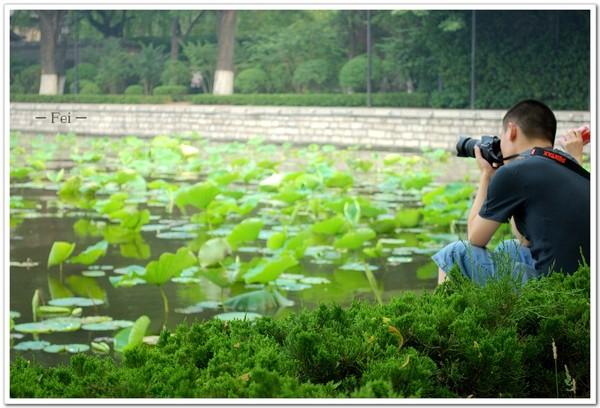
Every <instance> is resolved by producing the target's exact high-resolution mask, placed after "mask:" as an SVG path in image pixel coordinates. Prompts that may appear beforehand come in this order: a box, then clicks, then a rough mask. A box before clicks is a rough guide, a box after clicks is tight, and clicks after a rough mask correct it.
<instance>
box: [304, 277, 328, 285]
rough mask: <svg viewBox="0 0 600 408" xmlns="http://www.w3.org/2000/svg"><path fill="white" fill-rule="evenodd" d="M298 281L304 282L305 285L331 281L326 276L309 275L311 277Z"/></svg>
mask: <svg viewBox="0 0 600 408" xmlns="http://www.w3.org/2000/svg"><path fill="white" fill-rule="evenodd" d="M300 283H305V284H307V285H320V284H322V283H331V281H330V280H329V279H327V278H321V277H318V276H311V277H307V278H302V279H300Z"/></svg>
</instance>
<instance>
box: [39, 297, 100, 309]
mask: <svg viewBox="0 0 600 408" xmlns="http://www.w3.org/2000/svg"><path fill="white" fill-rule="evenodd" d="M103 303H104V301H103V300H102V299H92V298H83V297H68V298H58V299H52V300H50V301H48V304H50V305H51V306H65V307H73V306H79V307H87V306H98V305H101V304H103Z"/></svg>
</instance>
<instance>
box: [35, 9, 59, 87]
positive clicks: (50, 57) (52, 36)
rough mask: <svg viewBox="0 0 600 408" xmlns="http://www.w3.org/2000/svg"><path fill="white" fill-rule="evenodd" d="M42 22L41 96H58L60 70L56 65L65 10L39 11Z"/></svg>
mask: <svg viewBox="0 0 600 408" xmlns="http://www.w3.org/2000/svg"><path fill="white" fill-rule="evenodd" d="M38 14H39V21H40V65H41V68H42V77H41V79H40V95H57V94H58V85H59V80H58V70H57V68H58V67H57V64H56V48H57V43H58V34H59V33H60V27H61V24H62V19H63V17H64V15H65V14H66V11H63V10H43V11H38Z"/></svg>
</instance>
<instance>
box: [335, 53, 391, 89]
mask: <svg viewBox="0 0 600 408" xmlns="http://www.w3.org/2000/svg"><path fill="white" fill-rule="evenodd" d="M367 68H368V58H367V55H365V54H363V55H359V56H358V57H354V58H352V59H351V60H350V61H348V62H346V63H345V64H344V66H342V69H341V70H340V78H339V79H340V85H341V87H342V88H344V89H347V90H349V91H353V92H356V91H362V92H364V91H365V90H366V89H367ZM380 78H381V60H380V59H379V58H377V57H376V56H373V58H372V61H371V83H372V85H373V86H374V85H376V83H377V82H378V81H379V79H380Z"/></svg>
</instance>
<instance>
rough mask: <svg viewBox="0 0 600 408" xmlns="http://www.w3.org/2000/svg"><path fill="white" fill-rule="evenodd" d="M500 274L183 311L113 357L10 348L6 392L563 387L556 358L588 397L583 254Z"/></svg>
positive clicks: (515, 391)
mask: <svg viewBox="0 0 600 408" xmlns="http://www.w3.org/2000/svg"><path fill="white" fill-rule="evenodd" d="M500 275H501V276H500V278H499V279H498V280H497V281H492V282H490V283H488V286H486V287H484V288H479V287H476V286H475V285H474V284H473V283H472V282H471V281H469V280H466V279H465V278H462V277H461V276H460V273H459V272H458V271H457V270H453V271H451V272H450V277H451V279H450V280H449V281H447V282H446V283H445V284H443V285H441V286H440V287H439V288H438V289H436V290H435V291H434V292H432V293H424V294H421V295H417V294H415V293H412V292H408V293H405V294H402V295H400V296H398V297H396V298H394V299H392V300H391V301H390V302H389V303H388V304H385V305H374V304H369V303H366V302H354V303H353V304H352V305H351V306H350V307H348V308H342V307H340V306H338V305H333V304H332V305H321V306H319V307H318V308H317V309H316V310H312V311H306V310H304V311H302V312H299V313H297V314H289V315H287V316H286V317H284V318H281V319H278V320H273V319H271V318H263V319H259V320H256V321H253V322H249V321H231V322H222V321H219V320H216V319H213V320H209V321H207V322H203V323H194V324H192V325H189V326H188V325H184V324H182V325H179V326H178V327H177V329H176V331H175V332H174V333H170V332H167V331H163V332H162V333H161V335H160V340H159V342H158V344H157V346H155V347H149V346H146V345H141V346H138V347H136V348H135V349H132V350H130V351H128V352H126V353H125V354H124V356H123V357H124V358H123V359H122V360H120V361H119V362H115V361H114V360H112V359H110V358H100V357H95V356H91V355H83V354H82V355H76V356H73V357H72V358H71V360H70V363H69V364H68V365H66V366H57V367H50V368H44V367H41V366H40V365H39V364H37V363H32V362H29V361H26V360H24V359H22V358H17V359H16V360H15V361H14V362H12V363H11V365H10V395H11V397H13V398H24V397H35V398H48V397H63V398H73V397H88V398H95V397H106V398H111V397H122V398H130V397H138V398H139V397H161V398H163V397H179V398H182V397H186V398H198V397H213V398H221V397H238V398H248V397H265V398H267V397H303V398H308V397H371V398H372V397H395V398H407V397H423V398H438V397H475V398H501V397H504V398H510V397H519V398H540V397H549V398H554V397H557V396H558V397H572V396H573V394H572V392H570V391H568V390H567V387H566V386H565V379H566V371H565V369H564V368H563V367H564V366H567V367H568V370H569V373H570V375H571V376H572V377H573V378H575V380H576V382H577V389H576V391H577V394H576V396H577V397H589V396H590V385H591V384H590V304H589V301H590V269H589V267H588V266H585V267H581V268H580V269H579V270H578V271H577V272H576V273H574V274H573V275H571V276H566V275H562V274H552V275H551V276H549V277H546V278H543V279H540V280H537V281H532V282H528V283H527V284H526V285H525V286H523V287H521V286H520V285H517V284H515V283H514V282H513V281H511V280H510V279H507V278H506V277H503V275H502V273H501V274H500ZM553 342H554V344H555V345H556V348H557V360H556V361H555V360H554V357H553V351H552V344H553ZM555 364H556V365H557V366H558V367H559V370H558V373H557V375H555V371H554V367H555ZM556 382H558V384H559V390H558V395H557V394H556Z"/></svg>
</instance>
